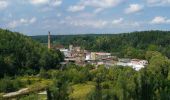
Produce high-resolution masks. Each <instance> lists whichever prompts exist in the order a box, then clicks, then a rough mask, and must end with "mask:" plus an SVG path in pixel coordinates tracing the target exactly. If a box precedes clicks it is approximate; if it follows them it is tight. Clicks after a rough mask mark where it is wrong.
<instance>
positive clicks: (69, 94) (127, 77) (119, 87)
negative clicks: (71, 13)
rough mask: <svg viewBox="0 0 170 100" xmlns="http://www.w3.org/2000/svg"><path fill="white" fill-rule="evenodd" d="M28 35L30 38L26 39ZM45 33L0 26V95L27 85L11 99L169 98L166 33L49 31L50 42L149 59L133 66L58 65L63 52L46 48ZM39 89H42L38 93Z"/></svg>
mask: <svg viewBox="0 0 170 100" xmlns="http://www.w3.org/2000/svg"><path fill="white" fill-rule="evenodd" d="M32 38H33V40H32ZM46 38H47V36H34V37H28V36H25V35H22V34H20V33H16V32H11V31H9V30H3V29H1V30H0V99H1V98H2V99H3V95H4V94H6V93H9V92H14V91H17V90H20V89H22V88H25V87H27V88H28V90H29V91H33V92H31V93H29V94H24V95H20V96H17V97H14V98H15V99H16V100H44V98H45V99H47V100H170V59H169V57H170V54H169V52H170V51H169V47H170V46H169V43H170V32H164V31H146V32H133V33H126V34H115V35H114V34H113V35H111V34H104V35H96V34H91V35H71V36H70V35H67V36H52V40H53V44H54V45H64V46H65V47H67V46H68V45H69V44H70V43H71V44H73V45H75V46H81V47H82V48H84V49H87V50H91V51H105V52H111V53H112V54H113V55H117V56H119V57H128V58H142V59H146V60H148V61H149V64H148V66H147V67H145V68H143V69H141V70H140V71H135V70H134V69H132V68H130V67H128V66H127V67H122V66H112V67H110V68H106V67H104V66H102V65H101V66H98V67H97V68H96V67H95V66H93V65H86V66H84V67H83V66H78V65H75V64H74V63H70V64H67V65H66V66H64V67H63V66H61V65H60V62H62V61H63V58H64V57H63V54H62V53H61V52H60V51H58V50H48V49H47V47H46V45H44V44H46V43H47V39H46ZM39 90H45V91H47V95H40V94H38V93H37V92H38V91H39Z"/></svg>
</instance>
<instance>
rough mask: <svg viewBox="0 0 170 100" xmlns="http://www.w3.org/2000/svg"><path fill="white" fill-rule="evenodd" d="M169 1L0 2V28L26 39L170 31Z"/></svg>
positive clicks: (81, 0) (29, 0)
mask: <svg viewBox="0 0 170 100" xmlns="http://www.w3.org/2000/svg"><path fill="white" fill-rule="evenodd" d="M169 10H170V0H0V28H4V29H9V30H12V31H17V32H21V33H23V34H26V35H45V34H47V32H48V31H51V33H52V34H55V35H57V34H59V35H61V34H86V33H113V34H115V33H122V32H132V31H145V30H170V11H169Z"/></svg>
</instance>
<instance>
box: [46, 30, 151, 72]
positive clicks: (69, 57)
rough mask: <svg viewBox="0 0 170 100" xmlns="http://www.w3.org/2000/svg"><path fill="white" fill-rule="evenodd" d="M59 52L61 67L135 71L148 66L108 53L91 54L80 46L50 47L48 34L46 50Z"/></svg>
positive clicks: (140, 60) (137, 60) (145, 63)
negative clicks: (116, 68)
mask: <svg viewBox="0 0 170 100" xmlns="http://www.w3.org/2000/svg"><path fill="white" fill-rule="evenodd" d="M51 48H53V49H55V50H60V51H61V52H62V53H63V54H64V57H65V58H64V62H62V63H61V64H62V65H66V64H68V63H70V62H72V63H75V64H76V65H80V66H85V65H87V64H90V65H94V66H96V68H97V67H98V66H99V65H104V66H105V67H106V68H109V67H112V66H115V65H117V66H123V67H132V68H133V69H135V70H136V71H139V70H140V69H142V68H144V67H146V66H147V65H148V61H147V60H143V59H135V58H134V59H129V58H118V57H117V56H114V55H112V54H111V53H109V52H93V51H88V50H85V49H82V48H81V47H80V46H73V45H69V47H68V48H65V47H64V46H56V47H53V46H52V45H51V39H50V32H49V34H48V49H51Z"/></svg>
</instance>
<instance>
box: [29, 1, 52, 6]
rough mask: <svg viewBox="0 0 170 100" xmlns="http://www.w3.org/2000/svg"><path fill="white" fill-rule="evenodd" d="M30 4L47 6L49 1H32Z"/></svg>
mask: <svg viewBox="0 0 170 100" xmlns="http://www.w3.org/2000/svg"><path fill="white" fill-rule="evenodd" d="M30 2H31V3H32V4H34V5H41V4H47V3H48V2H49V0H30Z"/></svg>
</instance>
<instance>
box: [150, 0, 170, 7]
mask: <svg viewBox="0 0 170 100" xmlns="http://www.w3.org/2000/svg"><path fill="white" fill-rule="evenodd" d="M147 3H148V5H149V6H164V5H169V4H170V0H147Z"/></svg>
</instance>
